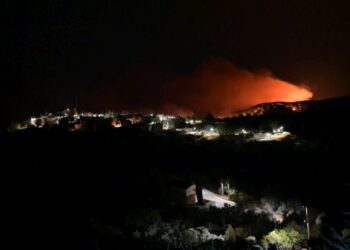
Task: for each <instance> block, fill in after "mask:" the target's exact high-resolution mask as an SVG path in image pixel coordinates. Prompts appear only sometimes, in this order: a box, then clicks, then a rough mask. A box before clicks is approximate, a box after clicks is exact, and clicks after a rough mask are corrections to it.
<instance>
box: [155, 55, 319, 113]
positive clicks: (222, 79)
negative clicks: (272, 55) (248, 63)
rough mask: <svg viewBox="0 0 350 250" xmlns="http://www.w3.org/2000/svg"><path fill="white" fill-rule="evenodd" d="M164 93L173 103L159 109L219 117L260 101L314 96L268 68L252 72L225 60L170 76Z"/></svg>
mask: <svg viewBox="0 0 350 250" xmlns="http://www.w3.org/2000/svg"><path fill="white" fill-rule="evenodd" d="M167 93H168V95H169V98H168V99H169V100H171V101H172V102H169V103H176V105H171V104H167V105H165V106H164V105H163V107H162V108H161V110H162V111H165V112H169V113H175V114H179V115H181V114H183V113H190V111H189V110H191V111H193V113H197V114H206V113H207V112H210V113H212V114H214V115H215V116H220V117H224V116H231V115H233V114H234V113H236V112H238V111H240V110H244V109H247V108H250V107H252V106H254V105H257V104H261V103H268V102H297V101H305V100H309V99H311V98H312V96H313V93H312V92H311V91H310V90H308V89H307V88H304V87H302V86H299V85H296V84H293V83H290V82H287V81H283V80H280V79H278V78H276V77H274V76H273V75H272V74H271V73H270V72H268V71H264V72H251V71H248V70H246V69H241V68H237V67H236V66H234V65H233V64H232V63H231V62H228V61H226V60H219V61H211V62H209V63H206V64H203V65H202V66H201V67H199V68H198V69H197V70H196V71H195V72H194V74H193V75H186V76H180V77H177V78H176V79H173V81H171V82H170V83H169V84H168V86H167ZM184 110H186V112H184ZM178 111H182V112H178Z"/></svg>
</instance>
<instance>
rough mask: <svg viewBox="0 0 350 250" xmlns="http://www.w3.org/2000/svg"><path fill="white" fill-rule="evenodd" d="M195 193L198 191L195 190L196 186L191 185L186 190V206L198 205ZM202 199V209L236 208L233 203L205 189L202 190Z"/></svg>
mask: <svg viewBox="0 0 350 250" xmlns="http://www.w3.org/2000/svg"><path fill="white" fill-rule="evenodd" d="M197 192H198V190H197V188H196V184H193V185H191V186H189V187H188V188H187V189H186V199H187V204H192V205H193V204H197V203H198V197H197ZM202 197H203V204H204V205H203V207H204V208H209V207H210V206H212V207H216V208H223V207H233V206H236V203H235V202H233V201H230V200H228V199H226V198H224V197H223V196H220V195H218V194H216V193H214V192H212V191H210V190H209V189H206V188H202Z"/></svg>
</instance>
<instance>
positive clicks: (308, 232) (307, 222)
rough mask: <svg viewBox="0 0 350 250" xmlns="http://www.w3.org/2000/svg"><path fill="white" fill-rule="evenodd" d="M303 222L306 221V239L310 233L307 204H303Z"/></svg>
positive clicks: (309, 236)
mask: <svg viewBox="0 0 350 250" xmlns="http://www.w3.org/2000/svg"><path fill="white" fill-rule="evenodd" d="M305 216H306V219H305V222H306V230H307V240H310V238H311V233H310V222H309V210H308V209H307V206H305Z"/></svg>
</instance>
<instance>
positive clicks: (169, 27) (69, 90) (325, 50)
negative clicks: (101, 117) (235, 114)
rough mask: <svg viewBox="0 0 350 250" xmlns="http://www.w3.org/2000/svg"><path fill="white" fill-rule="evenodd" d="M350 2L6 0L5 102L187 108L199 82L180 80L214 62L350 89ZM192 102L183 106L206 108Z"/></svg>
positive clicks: (335, 92) (324, 92) (12, 113)
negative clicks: (179, 97)
mask: <svg viewBox="0 0 350 250" xmlns="http://www.w3.org/2000/svg"><path fill="white" fill-rule="evenodd" d="M347 2H348V1H334V0H333V1H324V0H301V1H299V0H271V1H267V0H266V1H262V0H254V1H249V0H227V1H165V0H159V1H155V0H147V1H130V0H129V1H117V0H111V1H107V0H105V1H102V0H100V1H80V0H74V1H73V0H72V1H58V0H50V1H30V0H26V1H17V0H11V1H2V7H1V8H2V11H3V12H4V13H3V14H2V16H3V17H4V18H3V22H2V24H3V26H4V27H3V31H2V34H4V36H3V37H2V38H1V44H2V46H1V51H2V52H1V54H2V59H3V63H4V66H3V67H2V73H1V103H0V104H1V109H2V111H4V112H6V113H7V115H8V116H9V117H17V116H21V115H23V114H27V115H29V114H32V113H36V112H41V111H52V110H57V109H61V108H63V107H65V106H77V107H78V108H79V109H92V110H104V109H115V110H118V109H148V108H151V109H152V108H155V109H156V108H157V107H159V106H164V105H168V104H169V103H170V105H179V103H176V102H177V96H181V95H182V94H187V96H189V97H188V98H191V97H192V96H193V95H194V94H191V95H188V93H187V92H186V91H194V90H193V89H196V88H194V87H193V86H192V87H191V88H186V86H183V85H182V83H181V82H179V80H174V79H182V77H183V76H185V77H192V75H193V74H194V75H196V73H194V72H196V71H197V75H198V70H201V69H202V68H203V64H204V65H207V64H208V62H209V64H210V65H212V64H213V63H212V62H213V61H214V62H216V61H220V62H222V61H225V62H226V63H228V64H232V65H231V66H229V67H234V68H239V69H242V70H243V69H244V70H249V71H251V72H260V73H261V72H265V71H270V72H272V74H273V75H274V78H278V79H281V80H283V81H286V82H291V83H294V84H301V85H307V86H308V87H309V88H310V89H311V91H312V92H313V93H314V98H317V99H318V98H327V97H334V96H343V95H349V94H350V84H349V81H348V79H349V78H350V70H349V69H350V67H349V66H350V61H349V58H350V46H349V44H350V15H349V10H350V9H349V6H348V5H349V4H348V3H347ZM219 65H220V63H219ZM233 65H235V66H233ZM213 67H214V68H215V70H216V71H215V72H216V73H215V74H216V75H218V74H219V73H218V72H220V69H217V67H216V66H213ZM213 67H212V66H210V67H209V68H210V69H211V68H213ZM229 67H228V68H229ZM204 68H205V67H204ZM260 73H257V74H260ZM262 74H265V73H262ZM266 74H271V73H266ZM199 75H200V76H201V73H199ZM211 75H212V74H211ZM186 79H188V78H186ZM169 82H170V85H171V86H172V87H171V88H169ZM185 82H187V83H186V84H192V83H188V81H185ZM192 82H200V81H198V80H197V79H195V80H194V81H192ZM174 84H175V85H176V86H178V88H174ZM186 84H185V85H186ZM213 84H216V83H213ZM218 86H221V85H220V83H218ZM169 91H173V93H171V94H169ZM182 91H184V92H182ZM185 92H186V93H185ZM252 92H254V89H252ZM203 93H204V92H203ZM219 94H220V93H219V92H218V95H219ZM196 95H197V93H196ZM196 97H197V98H199V97H198V96H196ZM200 98H202V99H205V98H206V94H205V93H204V94H203V95H202V96H200ZM168 99H171V100H168ZM185 103H186V105H187V106H186V107H183V106H181V105H184V104H185ZM188 103H189V102H188V100H186V101H185V102H182V103H180V106H181V108H185V109H193V108H194V109H196V107H191V105H190V104H188ZM213 105H215V104H213Z"/></svg>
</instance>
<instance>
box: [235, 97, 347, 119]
mask: <svg viewBox="0 0 350 250" xmlns="http://www.w3.org/2000/svg"><path fill="white" fill-rule="evenodd" d="M349 109H350V97H349V96H347V97H338V98H332V99H325V100H311V101H302V102H272V103H262V104H258V105H255V106H253V107H251V108H249V109H246V110H243V111H240V112H238V113H237V114H236V116H260V115H278V114H292V113H300V112H318V113H319V112H321V113H325V114H326V113H328V114H329V113H337V114H338V113H339V114H341V113H342V114H346V112H348V111H349Z"/></svg>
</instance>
